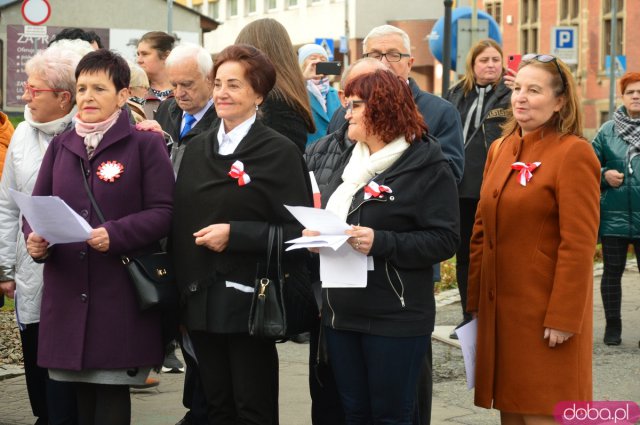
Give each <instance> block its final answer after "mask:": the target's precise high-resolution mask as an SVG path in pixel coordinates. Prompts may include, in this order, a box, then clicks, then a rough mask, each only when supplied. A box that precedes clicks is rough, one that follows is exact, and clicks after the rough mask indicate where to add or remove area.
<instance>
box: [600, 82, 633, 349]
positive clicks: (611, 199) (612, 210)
mask: <svg viewBox="0 0 640 425" xmlns="http://www.w3.org/2000/svg"><path fill="white" fill-rule="evenodd" d="M620 93H621V94H622V106H620V107H619V108H618V109H617V110H616V112H615V114H614V115H613V120H611V121H607V122H606V123H604V124H603V125H602V127H601V128H600V130H599V131H598V134H597V135H596V137H595V138H594V139H593V148H594V149H595V151H596V155H597V156H598V159H599V160H600V166H601V170H602V177H601V180H600V190H601V193H602V194H601V196H600V232H599V233H600V240H601V242H602V259H603V261H604V272H603V273H602V281H601V282H600V293H601V295H602V304H603V305H604V315H605V319H606V320H607V324H606V328H605V331H604V343H605V344H607V345H620V343H621V342H622V318H621V316H620V304H621V302H622V285H621V283H622V274H623V273H624V268H625V265H626V264H627V252H628V248H629V244H631V245H633V249H634V251H635V253H636V262H637V264H638V269H639V270H640V72H627V73H626V74H624V75H623V76H622V78H621V79H620Z"/></svg>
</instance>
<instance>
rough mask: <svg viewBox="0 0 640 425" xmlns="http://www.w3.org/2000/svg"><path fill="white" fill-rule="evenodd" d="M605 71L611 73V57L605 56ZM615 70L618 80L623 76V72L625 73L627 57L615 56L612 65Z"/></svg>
mask: <svg viewBox="0 0 640 425" xmlns="http://www.w3.org/2000/svg"><path fill="white" fill-rule="evenodd" d="M604 64H605V70H606V72H607V74H608V73H610V72H611V56H609V55H607V56H606V57H605V62H604ZM614 66H615V69H614V72H615V74H616V77H617V78H620V77H622V76H623V75H624V73H625V72H627V57H626V56H624V55H618V56H616V60H615V63H614Z"/></svg>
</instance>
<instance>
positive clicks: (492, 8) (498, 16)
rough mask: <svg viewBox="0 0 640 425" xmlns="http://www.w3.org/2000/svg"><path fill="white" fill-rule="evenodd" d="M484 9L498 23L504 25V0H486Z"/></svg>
mask: <svg viewBox="0 0 640 425" xmlns="http://www.w3.org/2000/svg"><path fill="white" fill-rule="evenodd" d="M484 10H486V11H487V13H488V14H489V15H491V16H492V17H493V19H495V20H496V22H497V23H498V25H502V0H485V1H484Z"/></svg>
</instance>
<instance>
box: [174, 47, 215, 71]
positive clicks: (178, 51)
mask: <svg viewBox="0 0 640 425" xmlns="http://www.w3.org/2000/svg"><path fill="white" fill-rule="evenodd" d="M193 59H195V61H196V63H197V64H198V68H199V69H200V72H201V73H202V76H203V77H208V76H209V75H211V71H212V70H213V59H211V55H210V54H209V52H207V51H206V50H205V48H204V47H201V46H198V45H197V44H191V43H184V44H180V45H178V46H176V47H174V48H173V50H172V51H171V53H169V56H167V59H166V61H165V66H166V67H167V68H169V67H171V66H174V65H181V64H183V63H184V62H186V61H188V60H193Z"/></svg>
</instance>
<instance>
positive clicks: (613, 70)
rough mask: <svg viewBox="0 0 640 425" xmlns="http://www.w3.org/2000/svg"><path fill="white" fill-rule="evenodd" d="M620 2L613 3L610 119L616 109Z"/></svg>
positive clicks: (616, 0) (610, 51) (610, 52)
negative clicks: (617, 40)
mask: <svg viewBox="0 0 640 425" xmlns="http://www.w3.org/2000/svg"><path fill="white" fill-rule="evenodd" d="M617 14H618V0H612V1H611V39H610V43H611V49H609V57H610V58H611V59H610V60H609V64H610V66H609V119H610V120H612V119H613V113H614V112H615V109H616V68H617V67H616V64H617V60H616V55H617V53H618V52H616V39H617V37H616V32H617V28H616V27H617V21H618V17H617V16H616V15H617Z"/></svg>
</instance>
